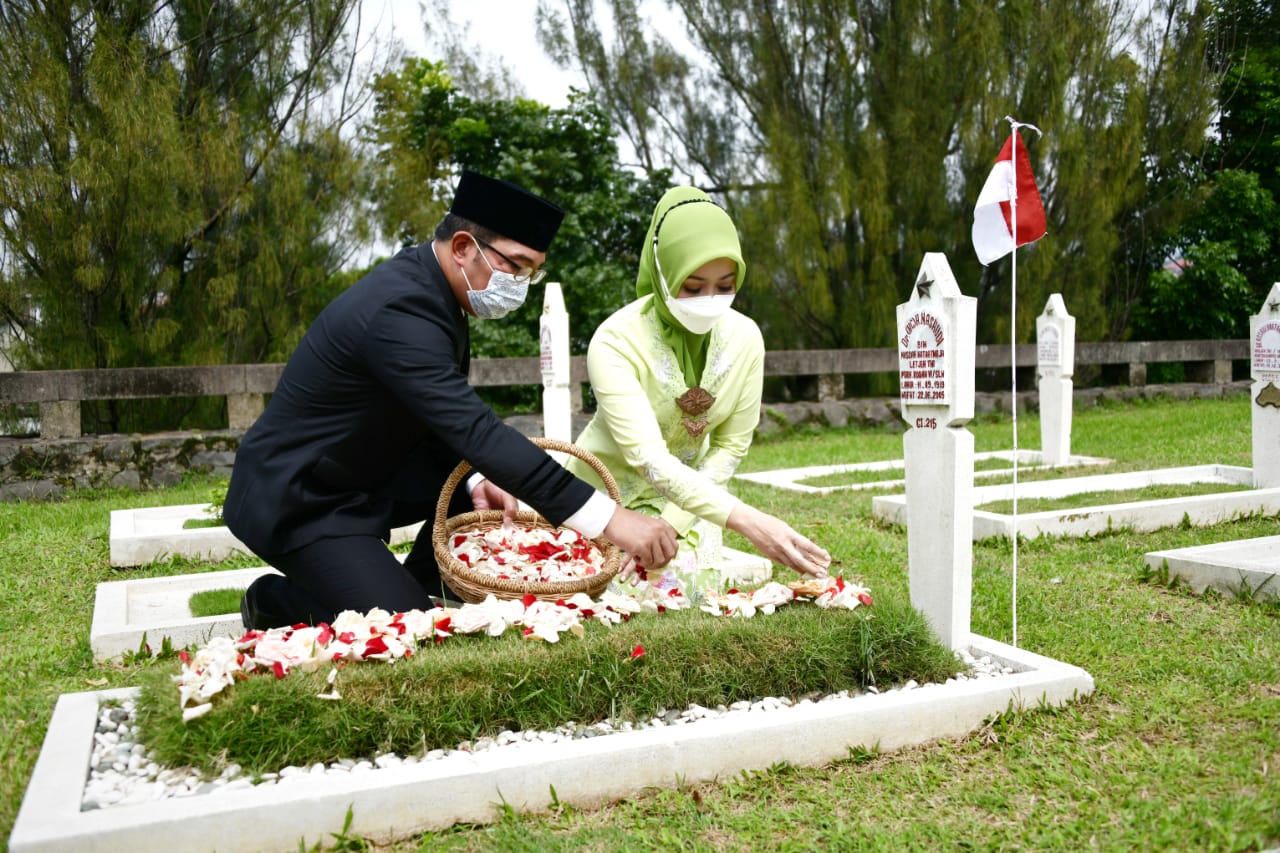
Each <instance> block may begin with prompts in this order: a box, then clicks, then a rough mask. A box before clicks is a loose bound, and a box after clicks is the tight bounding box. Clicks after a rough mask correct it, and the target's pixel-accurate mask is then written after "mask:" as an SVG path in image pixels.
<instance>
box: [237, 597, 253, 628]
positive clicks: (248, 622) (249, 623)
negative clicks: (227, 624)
mask: <svg viewBox="0 0 1280 853" xmlns="http://www.w3.org/2000/svg"><path fill="white" fill-rule="evenodd" d="M240 621H241V622H243V623H244V629H245V630H246V631H252V630H253V616H252V615H251V614H250V613H249V592H248V590H246V591H245V594H244V595H242V596H240Z"/></svg>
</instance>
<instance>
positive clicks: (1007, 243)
mask: <svg viewBox="0 0 1280 853" xmlns="http://www.w3.org/2000/svg"><path fill="white" fill-rule="evenodd" d="M1028 126H1029V125H1028ZM1015 140H1016V141H1017V145H1018V149H1017V151H1018V156H1017V170H1018V181H1017V184H1016V186H1015V184H1014V179H1013V172H1014V157H1013V150H1014V149H1013V145H1014V142H1015ZM1013 198H1016V199H1017V200H1018V204H1017V209H1018V246H1025V245H1027V244H1028V243H1034V242H1035V241H1036V240H1039V239H1040V238H1041V237H1043V236H1044V234H1045V221H1044V204H1042V203H1041V201H1040V191H1039V190H1038V189H1036V178H1035V175H1033V174H1031V159H1030V158H1029V157H1028V156H1027V146H1025V145H1023V144H1022V137H1021V136H1020V135H1019V134H1018V129H1017V128H1016V127H1015V128H1014V129H1013V133H1012V134H1011V135H1010V136H1009V139H1008V140H1007V141H1006V142H1005V143H1004V148H1001V149H1000V156H999V157H997V158H996V165H995V167H994V168H992V170H991V174H990V175H988V176H987V182H986V183H985V184H983V185H982V192H981V193H979V195H978V204H977V206H975V207H974V209H973V248H974V250H976V251H977V253H978V260H980V261H982V264H983V266H986V265H987V264H989V263H991V262H992V261H997V260H999V259H1000V258H1003V257H1004V256H1005V255H1007V254H1009V253H1010V252H1012V251H1013V250H1014V249H1015V248H1016V247H1015V246H1014V243H1013V218H1012V215H1011V214H1012V208H1013V206H1012V205H1011V204H1010V199H1013Z"/></svg>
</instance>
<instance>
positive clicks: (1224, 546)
mask: <svg viewBox="0 0 1280 853" xmlns="http://www.w3.org/2000/svg"><path fill="white" fill-rule="evenodd" d="M1145 560H1146V563H1147V565H1148V566H1149V567H1150V568H1152V569H1156V570H1159V569H1160V568H1161V567H1162V566H1167V567H1168V570H1169V579H1170V580H1172V579H1174V578H1181V579H1182V580H1183V581H1185V582H1186V583H1187V585H1188V586H1189V587H1191V589H1192V591H1193V592H1195V593H1197V594H1199V593H1202V592H1204V591H1205V590H1206V589H1210V588H1212V589H1216V590H1217V591H1218V592H1221V593H1222V594H1223V595H1235V594H1237V593H1238V592H1240V591H1241V590H1242V589H1245V588H1247V590H1248V591H1249V592H1251V593H1252V594H1253V595H1255V596H1257V597H1259V598H1274V599H1280V536H1260V537H1258V538H1256V539H1239V540H1236V541H1235V542H1218V543H1215V544H1212V545H1194V546H1191V547H1188V548H1172V549H1169V550H1166V551H1150V552H1148V553H1147V554H1146V556H1145Z"/></svg>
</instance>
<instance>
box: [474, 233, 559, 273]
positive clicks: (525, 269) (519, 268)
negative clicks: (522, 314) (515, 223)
mask: <svg viewBox="0 0 1280 853" xmlns="http://www.w3.org/2000/svg"><path fill="white" fill-rule="evenodd" d="M471 236H472V237H475V241H476V242H477V243H479V244H480V245H481V246H483V247H484V248H486V249H488V250H489V251H490V252H493V253H494V254H495V255H497V256H498V257H500V258H502V259H503V260H504V261H506V262H507V263H508V264H510V265H511V268H512V269H513V270H515V273H514V274H513V276H514V278H515V280H516V281H519V282H528V283H529V284H537V283H538V282H540V281H542V280H543V279H544V278H546V277H547V271H546V270H544V269H538V270H535V269H534V268H533V267H531V266H529V265H528V264H519V263H517V262H516V261H513V260H512V259H511V258H508V257H507V256H506V255H504V254H503V253H502V252H500V251H498V250H497V249H496V248H494V246H493V245H492V244H491V243H486V242H485V241H484V240H481V239H480V238H479V237H476V235H474V234H472V235H471Z"/></svg>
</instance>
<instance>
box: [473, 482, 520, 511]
mask: <svg viewBox="0 0 1280 853" xmlns="http://www.w3.org/2000/svg"><path fill="white" fill-rule="evenodd" d="M471 505H472V506H474V507H475V508H476V509H500V510H502V519H503V521H504V522H508V521H512V520H514V519H515V517H516V513H517V512H519V511H520V502H519V501H518V500H516V498H515V495H512V494H510V493H509V492H505V491H503V490H502V489H500V488H499V487H498V486H496V485H494V483H493V481H492V480H487V479H486V480H481V481H480V482H479V483H477V484H476V487H475V490H474V491H472V492H471Z"/></svg>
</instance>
